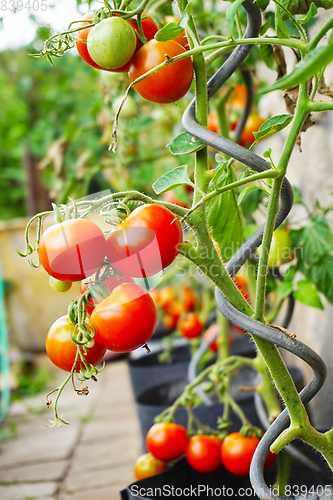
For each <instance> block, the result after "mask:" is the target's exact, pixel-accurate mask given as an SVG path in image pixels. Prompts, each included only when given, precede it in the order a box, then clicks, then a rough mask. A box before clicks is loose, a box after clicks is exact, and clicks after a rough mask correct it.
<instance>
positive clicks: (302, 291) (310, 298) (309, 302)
mask: <svg viewBox="0 0 333 500" xmlns="http://www.w3.org/2000/svg"><path fill="white" fill-rule="evenodd" d="M294 297H295V299H296V300H299V301H300V302H302V304H304V305H306V306H311V307H317V308H318V309H324V306H323V304H322V302H321V300H320V297H319V295H318V291H317V289H316V287H315V285H314V283H312V281H309V280H303V281H299V282H298V283H297V290H296V291H295V292H294Z"/></svg>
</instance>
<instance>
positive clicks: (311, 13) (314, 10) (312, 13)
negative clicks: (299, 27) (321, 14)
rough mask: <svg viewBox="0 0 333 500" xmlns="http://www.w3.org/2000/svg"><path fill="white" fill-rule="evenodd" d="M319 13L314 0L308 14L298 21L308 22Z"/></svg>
mask: <svg viewBox="0 0 333 500" xmlns="http://www.w3.org/2000/svg"><path fill="white" fill-rule="evenodd" d="M317 13H318V9H317V7H316V6H315V4H314V3H313V2H312V4H311V5H310V9H309V11H308V13H307V15H306V16H305V17H303V18H302V19H299V20H298V21H299V22H300V23H301V24H306V23H308V22H309V21H310V19H312V18H313V17H314V16H315V15H316V14H317Z"/></svg>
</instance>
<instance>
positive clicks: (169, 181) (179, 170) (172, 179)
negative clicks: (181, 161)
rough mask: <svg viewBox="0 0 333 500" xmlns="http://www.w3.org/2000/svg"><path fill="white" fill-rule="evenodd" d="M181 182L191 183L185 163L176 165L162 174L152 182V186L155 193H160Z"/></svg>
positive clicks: (179, 184) (180, 184) (181, 183)
mask: <svg viewBox="0 0 333 500" xmlns="http://www.w3.org/2000/svg"><path fill="white" fill-rule="evenodd" d="M183 184H189V185H192V182H191V179H190V178H189V176H188V173H187V165H182V166H181V167H176V168H174V169H173V170H170V172H167V173H166V174H164V175H162V177H160V178H159V179H157V181H155V182H154V184H153V186H152V188H153V190H154V192H155V193H156V194H161V193H165V191H169V190H170V189H174V188H175V187H178V186H182V185H183Z"/></svg>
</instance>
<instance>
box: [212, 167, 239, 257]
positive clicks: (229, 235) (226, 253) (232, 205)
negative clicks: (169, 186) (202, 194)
mask: <svg viewBox="0 0 333 500" xmlns="http://www.w3.org/2000/svg"><path fill="white" fill-rule="evenodd" d="M234 177H235V175H234V171H233V169H232V167H231V166H228V167H227V173H226V174H225V175H224V176H223V177H221V178H220V179H219V183H218V187H219V188H220V187H222V186H226V185H227V184H230V183H231V182H233V181H234ZM206 213H207V220H208V224H209V225H210V227H211V228H212V237H213V238H214V240H215V241H216V242H217V244H218V246H219V248H220V250H221V256H222V259H223V261H228V260H229V259H230V258H231V257H232V255H233V254H234V253H235V252H236V250H238V248H239V247H240V246H241V244H242V241H243V218H242V215H241V212H240V209H239V208H238V206H237V200H236V194H235V191H234V190H230V191H227V192H226V193H223V194H221V195H219V196H215V198H212V199H211V200H210V201H208V202H207V203H206Z"/></svg>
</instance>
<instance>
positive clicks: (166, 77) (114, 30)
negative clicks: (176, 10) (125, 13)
mask: <svg viewBox="0 0 333 500" xmlns="http://www.w3.org/2000/svg"><path fill="white" fill-rule="evenodd" d="M105 16H106V13H105ZM84 19H87V20H88V21H86V22H82V23H79V24H78V27H80V28H81V27H82V26H83V27H84V26H86V25H87V28H85V29H80V30H79V31H78V32H77V38H78V40H77V43H76V46H77V50H78V52H79V54H80V56H81V57H82V59H83V60H84V61H85V62H86V63H88V64H89V65H90V66H93V67H94V68H97V69H100V70H106V71H114V72H124V73H127V72H128V75H129V78H130V81H131V82H134V80H136V79H137V78H139V77H141V76H142V75H143V74H145V73H146V72H147V71H150V70H152V69H154V68H155V67H156V66H158V65H159V64H161V63H164V62H165V61H166V60H168V59H171V58H173V57H176V56H179V55H181V54H183V53H185V52H186V50H187V49H188V41H187V37H186V35H185V32H183V33H181V34H180V35H178V36H177V37H176V38H175V39H173V40H168V41H166V42H159V41H157V40H155V39H154V36H155V34H156V33H157V31H158V27H157V24H156V23H155V21H154V20H153V19H152V18H151V17H149V16H147V15H145V14H143V15H142V17H141V26H142V31H143V34H144V37H145V39H146V43H143V42H142V36H140V30H139V27H138V23H137V19H136V18H132V19H126V20H125V19H123V18H122V17H120V16H119V15H117V14H116V15H114V16H111V17H105V18H103V19H102V20H100V22H98V23H97V24H96V25H95V26H91V24H92V20H93V19H94V20H96V19H98V18H96V16H95V17H94V12H88V13H87V14H86V15H85V16H84ZM89 20H90V21H89ZM98 20H99V19H98ZM179 75H181V78H180V77H179ZM192 79H193V64H192V60H191V58H190V57H186V58H184V59H181V60H179V61H176V62H173V63H172V64H170V65H167V66H165V67H164V68H162V69H161V70H159V71H157V72H155V73H154V74H152V75H150V76H149V77H147V78H145V79H143V80H142V81H140V82H138V83H136V84H135V85H134V88H135V90H136V91H137V92H138V94H140V95H141V96H142V97H144V98H145V99H147V100H148V101H151V102H156V103H164V104H165V103H171V102H175V101H178V100H179V99H181V98H182V97H184V95H185V94H186V93H187V92H188V90H189V88H190V86H191V83H192Z"/></svg>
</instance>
